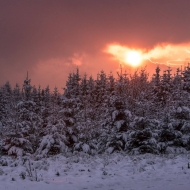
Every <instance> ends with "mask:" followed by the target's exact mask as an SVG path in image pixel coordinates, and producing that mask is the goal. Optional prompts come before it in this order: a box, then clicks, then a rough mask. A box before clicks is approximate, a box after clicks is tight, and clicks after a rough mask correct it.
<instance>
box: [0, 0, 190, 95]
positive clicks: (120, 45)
mask: <svg viewBox="0 0 190 190" xmlns="http://www.w3.org/2000/svg"><path fill="white" fill-rule="evenodd" d="M189 7H190V1H189V0H143V1H142V0H51V1H50V0H15V1H13V0H0V85H2V84H4V83H5V82H6V81H10V83H11V85H12V86H13V87H14V86H15V84H16V82H18V83H19V84H20V86H22V84H23V81H24V79H25V77H26V73H27V71H28V72H29V78H31V84H32V85H35V86H38V85H41V86H42V87H46V86H47V85H50V87H51V88H54V87H55V86H56V87H58V88H59V89H60V92H61V88H63V87H65V83H66V80H67V77H68V74H69V73H70V72H75V70H76V68H77V67H78V68H79V70H80V73H81V75H83V74H85V73H87V75H88V76H90V75H92V76H94V78H95V77H96V74H97V73H98V72H100V71H101V70H104V71H105V72H106V73H109V72H113V73H116V72H117V71H118V69H119V66H120V65H122V67H123V69H125V70H127V72H128V73H132V72H133V71H134V69H141V68H143V67H144V66H146V68H147V71H148V72H150V74H152V73H153V71H154V69H155V67H156V66H158V65H159V66H161V68H163V69H166V68H167V66H168V65H169V66H171V67H173V66H175V67H178V66H179V67H181V66H184V65H187V63H188V61H189V60H190V33H189V31H190V24H189V18H190V10H189ZM130 51H135V52H138V54H139V56H140V59H141V62H140V63H139V64H138V66H136V67H134V66H131V65H130V64H128V59H127V58H126V56H127V52H130Z"/></svg>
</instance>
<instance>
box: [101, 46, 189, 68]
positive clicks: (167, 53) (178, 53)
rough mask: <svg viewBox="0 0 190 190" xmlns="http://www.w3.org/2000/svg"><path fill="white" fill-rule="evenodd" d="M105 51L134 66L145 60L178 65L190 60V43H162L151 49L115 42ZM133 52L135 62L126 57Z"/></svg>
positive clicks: (116, 58)
mask: <svg viewBox="0 0 190 190" xmlns="http://www.w3.org/2000/svg"><path fill="white" fill-rule="evenodd" d="M105 52H107V53H109V54H111V55H112V56H113V58H114V59H115V60H118V61H120V62H121V63H124V64H129V65H131V66H134V67H136V66H139V65H140V64H141V63H142V62H144V61H149V62H151V63H153V64H164V65H167V66H176V67H178V66H181V65H184V64H186V63H187V62H189V61H190V43H187V44H179V45H174V44H162V45H157V46H155V47H154V48H153V49H149V50H146V49H134V48H130V47H127V46H121V45H116V44H113V45H108V47H107V48H106V50H105ZM131 52H133V53H132V54H133V57H134V63H133V61H130V60H128V59H127V58H126V55H128V54H130V53H131ZM135 58H136V59H135Z"/></svg>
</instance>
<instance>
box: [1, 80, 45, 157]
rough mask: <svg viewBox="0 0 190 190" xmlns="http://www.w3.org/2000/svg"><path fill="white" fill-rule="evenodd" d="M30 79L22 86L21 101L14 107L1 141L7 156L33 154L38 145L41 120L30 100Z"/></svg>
mask: <svg viewBox="0 0 190 190" xmlns="http://www.w3.org/2000/svg"><path fill="white" fill-rule="evenodd" d="M31 90H32V86H31V85H30V79H28V77H27V78H26V80H25V81H24V85H23V95H24V97H23V99H22V100H21V101H19V102H18V103H17V105H16V106H15V107H14V115H13V117H12V119H11V120H9V123H8V125H7V127H8V129H9V131H8V132H7V133H6V137H5V139H3V150H4V152H6V153H7V154H9V155H15V156H22V155H24V154H26V153H33V152H34V151H35V149H36V148H37V146H38V143H39V138H40V136H39V129H40V127H41V118H40V117H39V116H38V113H37V112H36V104H35V103H34V102H33V101H32V100H31Z"/></svg>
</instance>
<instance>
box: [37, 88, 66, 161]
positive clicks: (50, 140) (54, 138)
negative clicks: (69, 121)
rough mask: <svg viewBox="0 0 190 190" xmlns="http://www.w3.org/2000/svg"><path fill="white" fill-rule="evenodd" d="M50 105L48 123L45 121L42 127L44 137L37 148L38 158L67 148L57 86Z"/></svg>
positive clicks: (61, 151)
mask: <svg viewBox="0 0 190 190" xmlns="http://www.w3.org/2000/svg"><path fill="white" fill-rule="evenodd" d="M44 95H45V94H44ZM46 95H48V94H46ZM44 98H45V97H44ZM46 98H48V97H46ZM44 100H45V99H44ZM46 103H47V102H46ZM42 104H43V102H42ZM47 105H48V104H47ZM47 105H46V106H47ZM44 106H45V105H44ZM49 106H50V108H51V111H50V114H48V115H47V117H46V118H45V119H46V122H47V124H45V123H43V125H44V124H45V125H44V126H43V129H42V132H43V133H42V134H43V137H42V138H41V140H40V144H39V147H38V149H37V150H36V155H37V157H38V158H41V157H46V156H48V155H55V154H58V153H63V152H65V151H66V150H67V145H68V141H67V137H66V124H65V122H64V120H63V118H62V114H61V112H60V110H61V97H60V94H59V92H58V89H57V88H56V87H55V88H54V91H53V94H52V95H51V101H50V105H49ZM45 109H46V108H45ZM43 116H44V115H43ZM66 144H67V145H66Z"/></svg>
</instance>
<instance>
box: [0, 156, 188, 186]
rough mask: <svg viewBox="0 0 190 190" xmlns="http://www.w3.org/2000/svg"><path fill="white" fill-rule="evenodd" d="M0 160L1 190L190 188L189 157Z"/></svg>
mask: <svg viewBox="0 0 190 190" xmlns="http://www.w3.org/2000/svg"><path fill="white" fill-rule="evenodd" d="M0 161H1V162H0V163H3V162H2V161H4V163H5V161H6V162H7V164H0V189H1V190H6V189H7V190H13V189H14V190H17V189H18V190H24V189H27V190H31V189H37V190H38V189H39V190H43V189H44V190H45V189H46V190H52V189H56V190H83V189H90V190H95V189H102V190H115V189H118V190H120V189H127V190H128V189H129V190H144V189H151V190H160V189H162V190H165V189H166V190H181V189H183V190H189V189H190V168H188V163H190V155H189V154H184V155H164V156H155V155H152V154H145V155H138V156H129V155H125V154H119V153H114V154H111V155H109V154H103V155H98V156H94V157H93V156H89V155H87V154H84V153H82V154H81V153H80V154H76V155H70V156H68V157H66V156H63V155H57V156H53V157H50V158H47V159H42V160H39V161H34V160H32V159H30V160H25V161H23V159H13V158H10V157H2V158H1V159H0ZM23 162H24V163H23ZM2 165H7V166H2ZM30 167H31V171H30V169H29V168H30ZM23 176H24V177H23ZM23 178H24V179H23Z"/></svg>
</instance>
